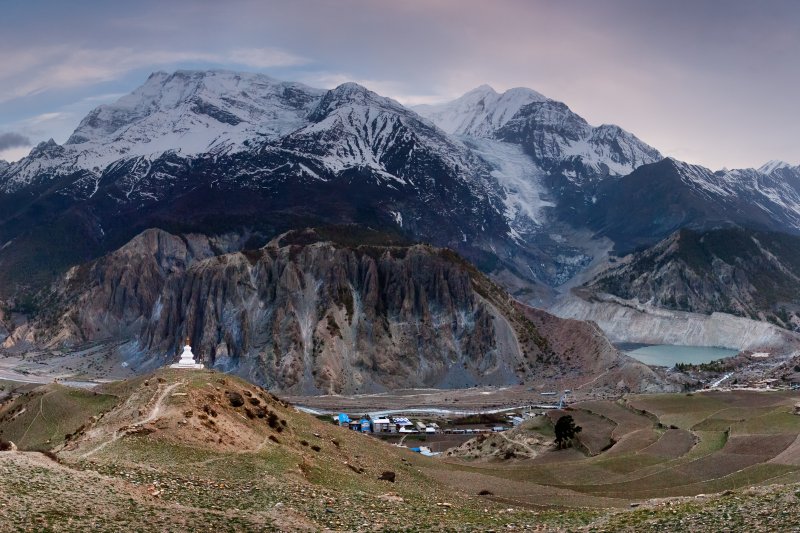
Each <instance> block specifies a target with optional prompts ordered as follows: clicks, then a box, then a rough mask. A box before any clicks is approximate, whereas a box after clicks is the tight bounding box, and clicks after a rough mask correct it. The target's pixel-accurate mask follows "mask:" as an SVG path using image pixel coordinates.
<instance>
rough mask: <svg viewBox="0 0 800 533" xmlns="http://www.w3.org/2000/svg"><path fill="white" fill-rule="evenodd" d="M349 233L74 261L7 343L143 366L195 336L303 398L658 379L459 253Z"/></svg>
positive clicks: (199, 348)
mask: <svg viewBox="0 0 800 533" xmlns="http://www.w3.org/2000/svg"><path fill="white" fill-rule="evenodd" d="M326 231H327V233H326ZM350 231H360V230H355V229H352V228H344V231H342V228H339V229H337V230H305V231H299V232H290V233H287V234H284V235H282V236H281V237H279V238H277V239H275V240H273V241H271V242H270V243H269V244H268V245H266V246H265V247H263V248H260V249H256V250H248V251H243V252H235V253H223V252H224V250H222V249H221V247H220V244H219V243H217V242H212V241H209V240H208V239H207V238H205V237H202V236H197V235H195V236H175V235H171V234H169V233H166V232H164V231H161V230H148V231H146V232H144V233H142V234H141V235H139V236H138V237H136V238H135V239H133V240H132V241H131V242H130V243H128V244H127V245H126V246H124V247H123V248H121V249H119V250H117V251H115V252H113V253H111V254H109V255H107V256H105V257H103V258H101V259H99V260H96V261H93V262H91V263H88V264H85V265H83V266H81V267H77V268H74V269H72V270H71V271H70V272H69V274H68V275H67V276H66V277H65V279H64V280H62V281H61V282H60V283H59V284H58V286H57V288H56V289H55V290H54V292H53V293H52V295H51V296H50V300H49V303H48V305H46V306H44V307H45V308H46V309H48V310H49V311H48V312H47V313H44V312H43V313H40V315H39V316H38V317H37V318H36V319H35V320H34V321H33V322H32V323H31V325H30V326H27V327H26V330H25V331H22V332H14V334H13V335H12V337H11V338H10V339H9V340H7V342H6V343H7V345H8V344H9V343H13V342H21V341H22V340H25V339H26V340H27V341H28V342H32V343H36V344H40V345H41V344H49V345H50V346H51V347H56V346H58V347H62V346H72V347H75V346H77V345H80V344H82V343H86V342H99V341H109V340H113V341H115V342H120V341H127V342H128V345H127V346H128V348H127V349H126V350H125V351H124V353H125V354H126V356H125V357H127V359H126V361H128V363H129V364H130V365H131V366H137V365H138V366H140V367H141V368H143V369H144V368H147V367H152V366H156V365H161V364H165V363H167V362H169V361H171V360H172V359H174V357H175V354H176V352H177V350H178V348H179V347H180V345H181V344H182V342H183V340H184V339H185V338H187V337H188V338H189V339H190V342H191V343H192V346H193V347H194V350H195V353H196V354H199V355H200V356H201V357H202V358H203V360H204V362H205V363H206V364H208V365H211V366H213V367H215V368H219V369H223V370H226V371H232V372H235V373H237V374H239V375H243V376H246V377H248V378H250V379H251V380H254V381H256V382H259V383H263V384H265V385H268V386H270V387H273V388H277V389H282V390H285V391H291V392H294V393H299V394H316V393H352V392H370V391H380V390H387V389H396V388H403V387H419V386H436V387H464V386H471V385H475V384H497V385H500V384H515V383H519V382H530V381H534V380H547V379H553V378H560V377H561V376H563V375H564V374H565V373H569V374H570V375H571V376H573V377H581V376H585V377H586V378H587V380H589V379H592V378H593V377H594V376H595V375H596V374H597V373H598V372H605V371H606V370H607V369H608V368H609V367H612V368H619V367H622V366H626V365H627V366H629V367H630V366H631V365H633V366H635V367H636V368H638V369H640V370H641V371H642V372H644V373H647V369H646V368H645V367H643V366H642V365H638V364H637V363H634V362H632V361H631V360H630V359H628V358H626V357H625V356H623V355H621V354H620V353H619V352H618V351H616V350H615V349H613V348H612V347H611V346H610V345H608V342H607V341H606V339H605V338H603V337H602V335H599V334H597V335H596V338H590V337H585V336H584V337H580V335H576V332H579V330H580V329H581V328H582V327H583V326H582V325H579V324H577V323H572V322H570V323H567V321H561V320H560V319H557V318H555V317H552V316H551V315H547V314H546V313H542V312H535V311H533V310H530V309H529V308H526V307H524V306H520V305H518V304H515V303H514V302H513V301H512V300H511V299H510V298H509V297H508V295H507V294H506V293H505V292H504V291H502V290H501V289H499V288H498V287H497V286H496V285H494V284H493V283H492V282H490V281H489V280H488V279H487V278H486V277H485V276H483V275H482V274H480V273H479V272H478V271H477V269H475V268H474V267H472V266H471V265H470V264H469V263H467V262H466V261H464V260H463V259H461V258H460V257H459V256H457V255H456V254H455V253H453V252H451V251H449V250H446V249H437V248H433V247H430V246H427V245H420V244H417V245H407V244H397V243H395V242H391V241H386V240H385V239H383V240H382V239H380V238H374V239H373V238H370V234H369V232H365V234H364V235H359V236H357V237H356V238H351V239H348V238H347V234H348V233H349V232H350ZM357 243H367V244H357ZM577 338H582V339H583V340H582V341H581V343H580V346H578V345H575V343H574V342H572V343H569V342H566V340H565V339H571V340H573V341H574V339H577ZM653 379H654V380H655V381H657V379H656V378H653ZM631 388H633V389H635V390H638V389H639V388H640V387H639V384H638V383H637V384H634V385H633V386H632V387H631Z"/></svg>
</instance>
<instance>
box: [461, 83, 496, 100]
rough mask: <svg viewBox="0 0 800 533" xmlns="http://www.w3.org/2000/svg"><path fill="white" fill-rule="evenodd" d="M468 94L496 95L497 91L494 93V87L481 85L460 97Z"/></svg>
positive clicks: (485, 84)
mask: <svg viewBox="0 0 800 533" xmlns="http://www.w3.org/2000/svg"><path fill="white" fill-rule="evenodd" d="M470 94H497V91H495V90H494V87H492V86H491V85H489V84H487V83H484V84H483V85H479V86H477V87H475V88H474V89H472V90H471V91H467V92H466V93H464V94H463V95H462V96H461V98H463V97H465V96H467V95H470Z"/></svg>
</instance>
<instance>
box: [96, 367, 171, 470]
mask: <svg viewBox="0 0 800 533" xmlns="http://www.w3.org/2000/svg"><path fill="white" fill-rule="evenodd" d="M183 384H184V382H183V381H179V382H177V383H173V384H172V385H169V386H167V387H164V390H162V391H161V394H159V395H158V399H156V402H155V404H154V405H153V408H152V409H150V412H149V413H148V415H147V416H146V417H145V418H143V419H141V420H138V421H136V422H134V423H133V424H131V426H142V425H144V424H147V423H149V422H152V421H153V420H155V419H156V418H158V416H159V415H160V414H161V408H162V407H163V405H164V400H165V399H166V397H167V396H168V395H169V394H170V393H171V392H172V391H173V390H175V388H176V387H179V386H181V385H183ZM125 435H126V432H125V431H122V428H120V429H117V430H115V431H114V432H113V433H112V434H111V438H110V439H108V440H107V441H105V442H103V443H101V444H100V445H99V446H97V447H95V448H93V449H91V450H89V451H88V452H86V453H84V454H83V455H81V459H86V458H87V457H90V456H92V455H94V454H96V453H97V452H99V451H100V450H102V449H103V448H105V447H106V446H108V445H109V444H113V443H114V442H116V441H118V440H119V439H121V438H122V437H124V436H125Z"/></svg>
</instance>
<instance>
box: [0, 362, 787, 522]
mask: <svg viewBox="0 0 800 533" xmlns="http://www.w3.org/2000/svg"><path fill="white" fill-rule="evenodd" d="M159 377H160V378H161V380H163V381H161V380H159V379H158V378H159ZM145 382H147V384H146V385H145ZM176 383H178V385H176V386H175V388H172V389H170V390H169V391H168V392H170V393H169V394H166V395H164V402H163V405H160V409H159V416H158V417H157V418H156V419H155V420H153V421H152V422H151V423H150V424H147V426H148V427H149V428H150V429H151V430H152V432H150V433H133V434H130V435H127V436H125V437H123V438H120V439H118V440H114V441H112V442H110V444H108V445H107V446H105V447H102V448H100V449H99V450H98V451H97V452H96V453H92V454H91V455H89V456H86V453H87V452H90V451H92V450H95V449H97V448H98V444H99V443H100V442H101V441H102V440H103V439H107V437H108V433H103V431H104V430H111V429H116V428H118V427H119V426H120V424H124V423H128V424H130V423H133V422H135V421H136V419H143V418H145V417H147V415H148V413H149V412H150V410H151V409H153V408H154V407H155V406H156V404H157V402H155V401H154V399H156V398H157V397H159V396H161V395H162V393H163V392H164V391H165V390H166V388H167V387H169V386H171V385H173V384H176ZM227 391H233V392H240V393H242V394H243V396H244V397H245V398H250V397H249V396H247V395H246V394H244V393H245V392H246V391H247V392H250V394H251V395H253V397H257V398H260V403H261V406H266V407H267V408H268V409H269V410H270V411H273V412H274V413H276V416H277V417H278V419H279V420H285V422H286V424H285V425H281V427H282V429H281V430H280V431H277V430H276V429H275V428H272V427H270V425H269V424H268V423H267V422H266V420H265V419H260V418H257V417H254V418H249V417H247V416H245V414H244V410H243V409H244V408H243V407H237V408H233V407H232V406H230V405H229V403H226V402H227V396H226V395H225V393H226V392H227ZM56 393H58V394H61V395H62V396H63V395H64V394H65V393H64V392H63V391H49V392H48V394H56ZM104 393H105V394H106V395H100V396H88V397H87V396H84V397H83V399H82V400H80V401H77V400H76V401H74V403H71V404H68V405H71V406H72V409H73V410H74V411H75V412H80V413H83V414H84V418H88V413H89V412H91V413H94V412H96V411H97V410H98V409H99V408H100V406H101V405H105V407H104V408H105V409H109V408H110V407H111V406H112V405H116V406H117V407H115V408H114V409H112V410H111V411H107V412H106V414H105V415H104V416H102V417H100V418H99V419H98V420H97V422H96V423H94V424H89V426H88V427H87V430H86V432H85V433H83V434H81V435H79V436H77V437H76V438H75V439H74V440H73V441H72V442H71V443H69V444H68V445H67V446H66V447H65V448H64V449H63V451H62V452H60V456H61V457H62V460H63V461H64V463H65V464H64V465H63V466H62V465H58V464H56V463H52V462H49V461H48V460H47V459H45V458H44V457H43V456H40V455H37V454H0V475H2V476H3V480H4V483H2V484H0V523H3V520H2V519H3V518H5V519H6V522H5V523H7V524H13V525H14V526H20V527H23V526H26V525H27V526H28V527H29V528H32V529H37V530H47V527H46V526H48V524H49V525H50V526H51V527H52V529H53V530H59V529H60V530H70V529H72V530H74V529H80V528H86V527H88V526H89V525H90V524H96V525H97V526H98V529H99V530H106V531H115V530H118V529H120V528H124V529H127V530H131V531H162V530H170V528H172V530H186V529H195V530H199V531H202V530H213V531H243V530H244V531H247V530H258V529H262V528H263V529H265V530H282V531H283V530H303V529H307V530H312V531H313V530H320V529H322V528H325V527H329V528H332V529H337V530H347V531H349V530H375V529H390V530H397V529H404V528H406V529H409V530H430V529H441V530H450V529H457V528H461V529H474V530H485V529H491V528H498V527H504V526H508V525H511V526H512V527H520V526H522V525H523V524H528V525H534V524H536V525H538V526H541V527H543V528H544V529H546V530H547V529H560V528H567V529H571V530H575V529H579V528H582V527H604V528H606V527H607V528H611V529H632V530H633V529H636V530H651V529H652V530H655V529H656V527H657V526H658V525H664V524H666V525H667V526H665V527H669V525H674V524H676V523H677V522H676V518H675V517H674V516H678V517H681V519H684V520H686V521H687V523H690V524H698V525H709V524H719V525H720V526H721V527H724V526H725V525H726V524H727V525H728V526H729V527H730V526H734V525H738V524H741V523H744V524H753V523H763V524H769V522H768V521H767V520H766V519H765V518H763V517H761V515H759V514H758V513H759V512H761V510H762V509H763V508H764V506H767V507H768V508H769V509H773V507H774V508H775V509H778V510H777V511H775V512H777V513H780V512H782V511H781V510H780V509H783V507H781V506H784V507H786V506H788V505H789V504H792V505H796V502H795V500H794V492H793V491H794V490H796V489H792V488H791V487H787V488H784V489H777V490H774V489H771V491H770V492H769V493H766V492H764V493H761V492H758V491H756V492H753V493H752V494H751V493H745V492H741V491H740V490H739V489H741V488H742V487H745V486H750V485H757V484H762V483H770V482H773V481H774V480H779V481H786V482H792V481H796V480H797V479H798V477H797V476H798V472H800V468H798V466H797V465H796V464H791V463H792V460H793V459H792V460H790V461H788V463H790V464H770V463H767V462H766V461H767V460H768V459H769V458H770V457H769V456H768V455H769V454H776V453H778V452H779V450H780V449H782V447H784V448H785V445H784V444H780V443H777V440H775V439H773V438H772V437H775V436H777V437H778V438H783V436H786V435H795V436H796V435H798V434H800V417H794V415H788V412H789V411H790V409H791V405H792V403H793V401H794V398H792V397H791V396H789V395H781V394H773V395H747V394H738V393H736V394H731V395H727V396H726V395H693V396H686V395H671V396H670V395H663V396H638V397H632V398H630V399H629V400H628V401H627V403H625V404H620V403H613V404H612V403H605V404H604V403H602V402H601V403H598V402H593V403H591V404H587V405H586V407H587V409H588V410H587V411H586V414H587V415H588V414H589V412H591V413H593V414H592V415H590V416H592V417H604V418H605V419H607V420H608V421H610V423H614V424H617V426H616V429H615V430H614V431H612V432H611V434H612V435H614V438H615V439H617V438H622V439H624V437H626V436H627V435H628V434H633V433H635V432H639V431H652V432H653V434H654V435H655V436H656V437H657V440H656V441H655V442H654V441H653V440H652V439H651V438H645V439H639V440H637V441H635V442H632V443H629V446H628V448H626V449H625V450H624V451H623V452H622V453H619V454H616V455H615V454H613V453H610V452H611V451H613V450H614V448H613V447H612V448H611V450H609V452H605V453H601V454H599V455H597V456H594V457H587V456H585V455H582V454H581V453H580V452H578V451H576V450H564V451H561V452H546V453H545V454H544V455H542V456H540V458H537V459H536V460H534V461H526V462H523V461H510V462H494V463H466V462H459V461H448V462H445V461H441V460H437V459H429V458H425V457H422V456H419V455H417V454H413V453H409V452H408V451H406V450H402V449H399V448H394V447H391V446H388V445H385V444H383V443H380V442H379V441H377V440H375V439H371V438H370V437H367V436H364V435H359V434H356V433H354V432H350V431H347V430H342V429H340V428H337V427H335V426H333V425H332V424H329V423H327V422H324V421H321V420H318V419H316V418H314V417H311V416H309V415H306V414H303V413H300V412H297V411H295V410H294V409H292V408H289V407H286V406H285V405H283V404H281V403H280V402H279V401H278V400H276V399H274V398H272V397H270V396H269V395H268V394H267V393H265V392H263V391H261V390H259V389H257V388H256V387H253V386H252V385H249V384H247V383H245V382H243V381H240V380H238V379H235V378H231V377H229V376H225V377H223V376H221V375H220V374H218V373H212V372H189V373H186V372H184V373H178V372H170V371H162V372H160V373H159V374H158V375H157V376H155V377H153V376H150V377H143V378H136V379H134V380H130V381H126V382H120V383H116V384H112V385H109V386H107V387H106V388H105V390H104ZM42 397H43V396H41V397H40V396H36V395H31V396H28V397H26V398H27V401H28V404H29V405H36V403H37V401H38V400H39V399H40V398H42ZM108 398H113V399H114V401H110V400H108ZM17 401H20V399H18V400H17ZM82 401H83V402H88V404H87V403H84V404H81V402H82ZM104 402H108V403H104ZM200 404H208V405H209V407H210V408H211V409H213V410H214V411H215V412H216V413H217V415H216V416H213V417H208V418H209V419H211V418H213V419H214V420H215V421H216V422H215V423H214V424H213V425H209V424H208V423H207V421H201V420H200V419H199V418H198V413H199V412H201V410H198V406H200ZM45 405H48V404H47V402H46V401H45ZM87 405H88V407H87ZM87 409H88V410H87ZM575 409H576V412H577V411H579V410H580V409H581V406H580V405H577V406H575ZM641 409H646V412H644V413H642V412H641V411H640V410H641ZM189 410H192V411H193V414H192V415H191V416H187V415H186V413H187V412H188V411H189ZM692 411H696V412H699V413H702V414H703V415H704V416H703V417H699V416H692V417H688V416H686V417H681V414H683V413H686V412H692ZM652 413H658V414H659V416H660V417H661V420H662V421H663V420H664V419H669V420H672V421H673V422H676V423H677V422H680V423H681V424H684V427H683V429H668V428H667V427H666V426H659V422H657V419H656V417H655V416H654V415H653V414H652ZM793 417H794V418H793ZM74 418H78V417H77V416H75V417H74ZM734 419H735V420H736V422H735V424H733V425H732V426H731V429H730V430H728V429H725V430H722V431H720V430H717V428H714V429H713V430H706V429H693V428H701V427H705V426H706V425H708V424H709V423H710V422H709V421H713V420H734ZM40 422H41V420H38V419H37V420H36V421H35V424H34V426H38V425H39V424H40ZM202 422H205V424H203V423H202ZM43 425H44V426H47V424H46V423H45V424H43ZM603 425H604V426H605V425H606V424H605V423H604V424H603ZM676 425H678V424H676ZM195 426H196V427H195ZM623 428H627V429H623ZM539 429H541V428H539ZM31 431H35V432H36V434H40V432H39V431H38V430H34V429H32V430H31ZM47 431H49V429H47V430H46V431H44V432H41V434H42V435H43V436H44V435H45V434H46V433H47ZM626 432H627V433H626ZM689 432H691V434H693V435H694V436H695V438H696V439H697V440H696V443H694V445H689V446H690V447H689V449H688V450H687V442H686V440H685V437H686V435H687V434H688V433H689ZM190 435H191V437H190ZM270 436H272V437H275V439H277V440H278V442H277V443H276V442H274V440H270V438H269V437H270ZM206 438H208V439H209V440H208V441H206V440H203V439H206ZM219 439H221V442H220V440H219ZM737 439H738V440H737ZM747 439H750V441H748V440H747ZM758 439H761V440H758ZM620 442H622V440H620ZM769 443H772V444H769ZM776 443H777V444H776ZM734 444H736V445H737V446H739V448H738V449H737V448H735V447H734ZM767 444H769V446H767ZM313 447H319V449H314V448H313ZM766 448H770V449H769V450H766ZM766 451H768V452H769V454H766V455H759V454H763V453H766ZM753 455H757V456H756V457H752V456H753ZM792 457H793V456H792ZM753 459H755V461H753ZM790 459H791V457H790ZM384 470H391V471H393V472H395V473H396V475H397V482H396V483H394V484H391V483H388V482H386V481H381V480H378V479H377V478H378V475H379V474H380V473H381V472H382V471H384ZM771 480H772V481H771ZM726 489H735V490H737V492H736V493H735V494H734V495H724V496H721V497H715V498H713V499H711V500H706V499H701V500H695V499H692V500H687V501H686V502H680V501H679V502H677V503H675V502H673V503H671V504H670V505H669V506H664V505H662V504H661V503H658V502H653V503H650V504H646V505H645V506H644V507H646V508H642V509H639V510H636V511H634V512H629V511H610V510H609V509H608V508H610V507H619V508H627V506H628V503H629V502H630V501H632V500H635V501H642V500H643V499H645V498H650V497H661V496H669V495H673V496H680V495H694V494H699V493H709V492H715V491H723V490H726ZM481 490H489V491H491V492H493V493H494V495H493V496H488V497H481V496H478V495H477V493H478V492H479V491H481ZM774 494H780V495H781V496H780V497H778V496H774ZM734 502H735V506H734ZM787 502H788V503H787ZM444 503H447V504H449V505H440V504H444ZM551 505H553V506H563V505H568V506H581V507H584V508H583V509H568V510H565V509H561V508H559V509H557V510H556V509H554V510H548V508H547V506H551ZM541 506H545V507H541ZM509 507H510V508H512V509H513V510H512V511H506V508H509ZM592 508H594V509H592ZM787 508H788V507H787ZM30 509H36V511H35V512H33V513H31V512H29V510H30ZM736 509H743V510H747V511H746V512H745V511H742V512H739V511H737V510H736ZM673 510H675V511H676V513H677V514H676V515H674V516H673V515H672V511H673ZM749 510H752V513H750V511H749ZM743 513H744V514H743ZM748 513H749V514H748ZM67 515H69V516H70V517H71V518H70V520H71V522H67V521H66V518H65V517H66V516H67ZM751 515H752V516H751ZM759 520H760V521H761V522H759ZM2 530H3V527H2V526H0V531H2Z"/></svg>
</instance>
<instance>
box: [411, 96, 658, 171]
mask: <svg viewBox="0 0 800 533" xmlns="http://www.w3.org/2000/svg"><path fill="white" fill-rule="evenodd" d="M415 109H416V110H417V111H418V112H419V113H420V114H422V115H423V116H425V117H427V118H429V119H430V120H432V121H433V122H434V123H436V125H437V126H439V127H440V128H442V129H443V130H445V131H447V132H448V133H452V134H455V135H465V136H470V137H479V138H488V139H495V140H500V141H505V142H509V143H513V144H519V145H521V146H522V147H523V148H524V149H525V151H526V152H527V153H528V154H529V155H530V156H531V157H532V158H533V160H534V161H535V162H536V163H537V164H538V165H539V166H540V167H541V168H542V169H544V170H546V171H549V172H553V171H555V172H561V173H563V174H564V176H566V177H567V178H571V179H582V178H586V177H595V176H607V175H611V176H623V175H625V174H629V173H630V172H632V171H633V170H634V169H635V168H637V167H638V166H640V165H643V164H646V163H652V162H655V161H658V160H660V159H661V158H662V156H661V154H660V153H659V152H658V150H656V149H655V148H653V147H651V146H648V145H647V144H645V143H644V142H642V141H640V140H639V139H638V138H636V136H634V135H632V134H630V133H628V132H626V131H625V130H623V129H622V128H620V127H618V126H614V125H608V124H604V125H602V126H598V127H593V126H591V125H589V123H588V122H586V120H584V119H583V118H582V117H580V116H579V115H577V114H575V113H573V112H572V110H570V109H569V107H567V106H566V105H565V104H563V103H561V102H557V101H555V100H551V99H549V98H546V97H545V96H542V95H541V94H539V93H537V92H536V91H532V90H530V89H524V88H515V89H510V90H508V91H506V92H504V93H502V94H498V93H497V92H496V91H495V90H494V89H492V88H491V87H489V86H488V85H483V86H481V87H478V88H477V89H474V90H472V91H470V92H468V93H466V94H465V95H464V96H462V97H460V98H458V99H456V100H453V101H452V102H449V103H446V104H441V105H436V106H430V105H428V106H417V107H416V108H415Z"/></svg>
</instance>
